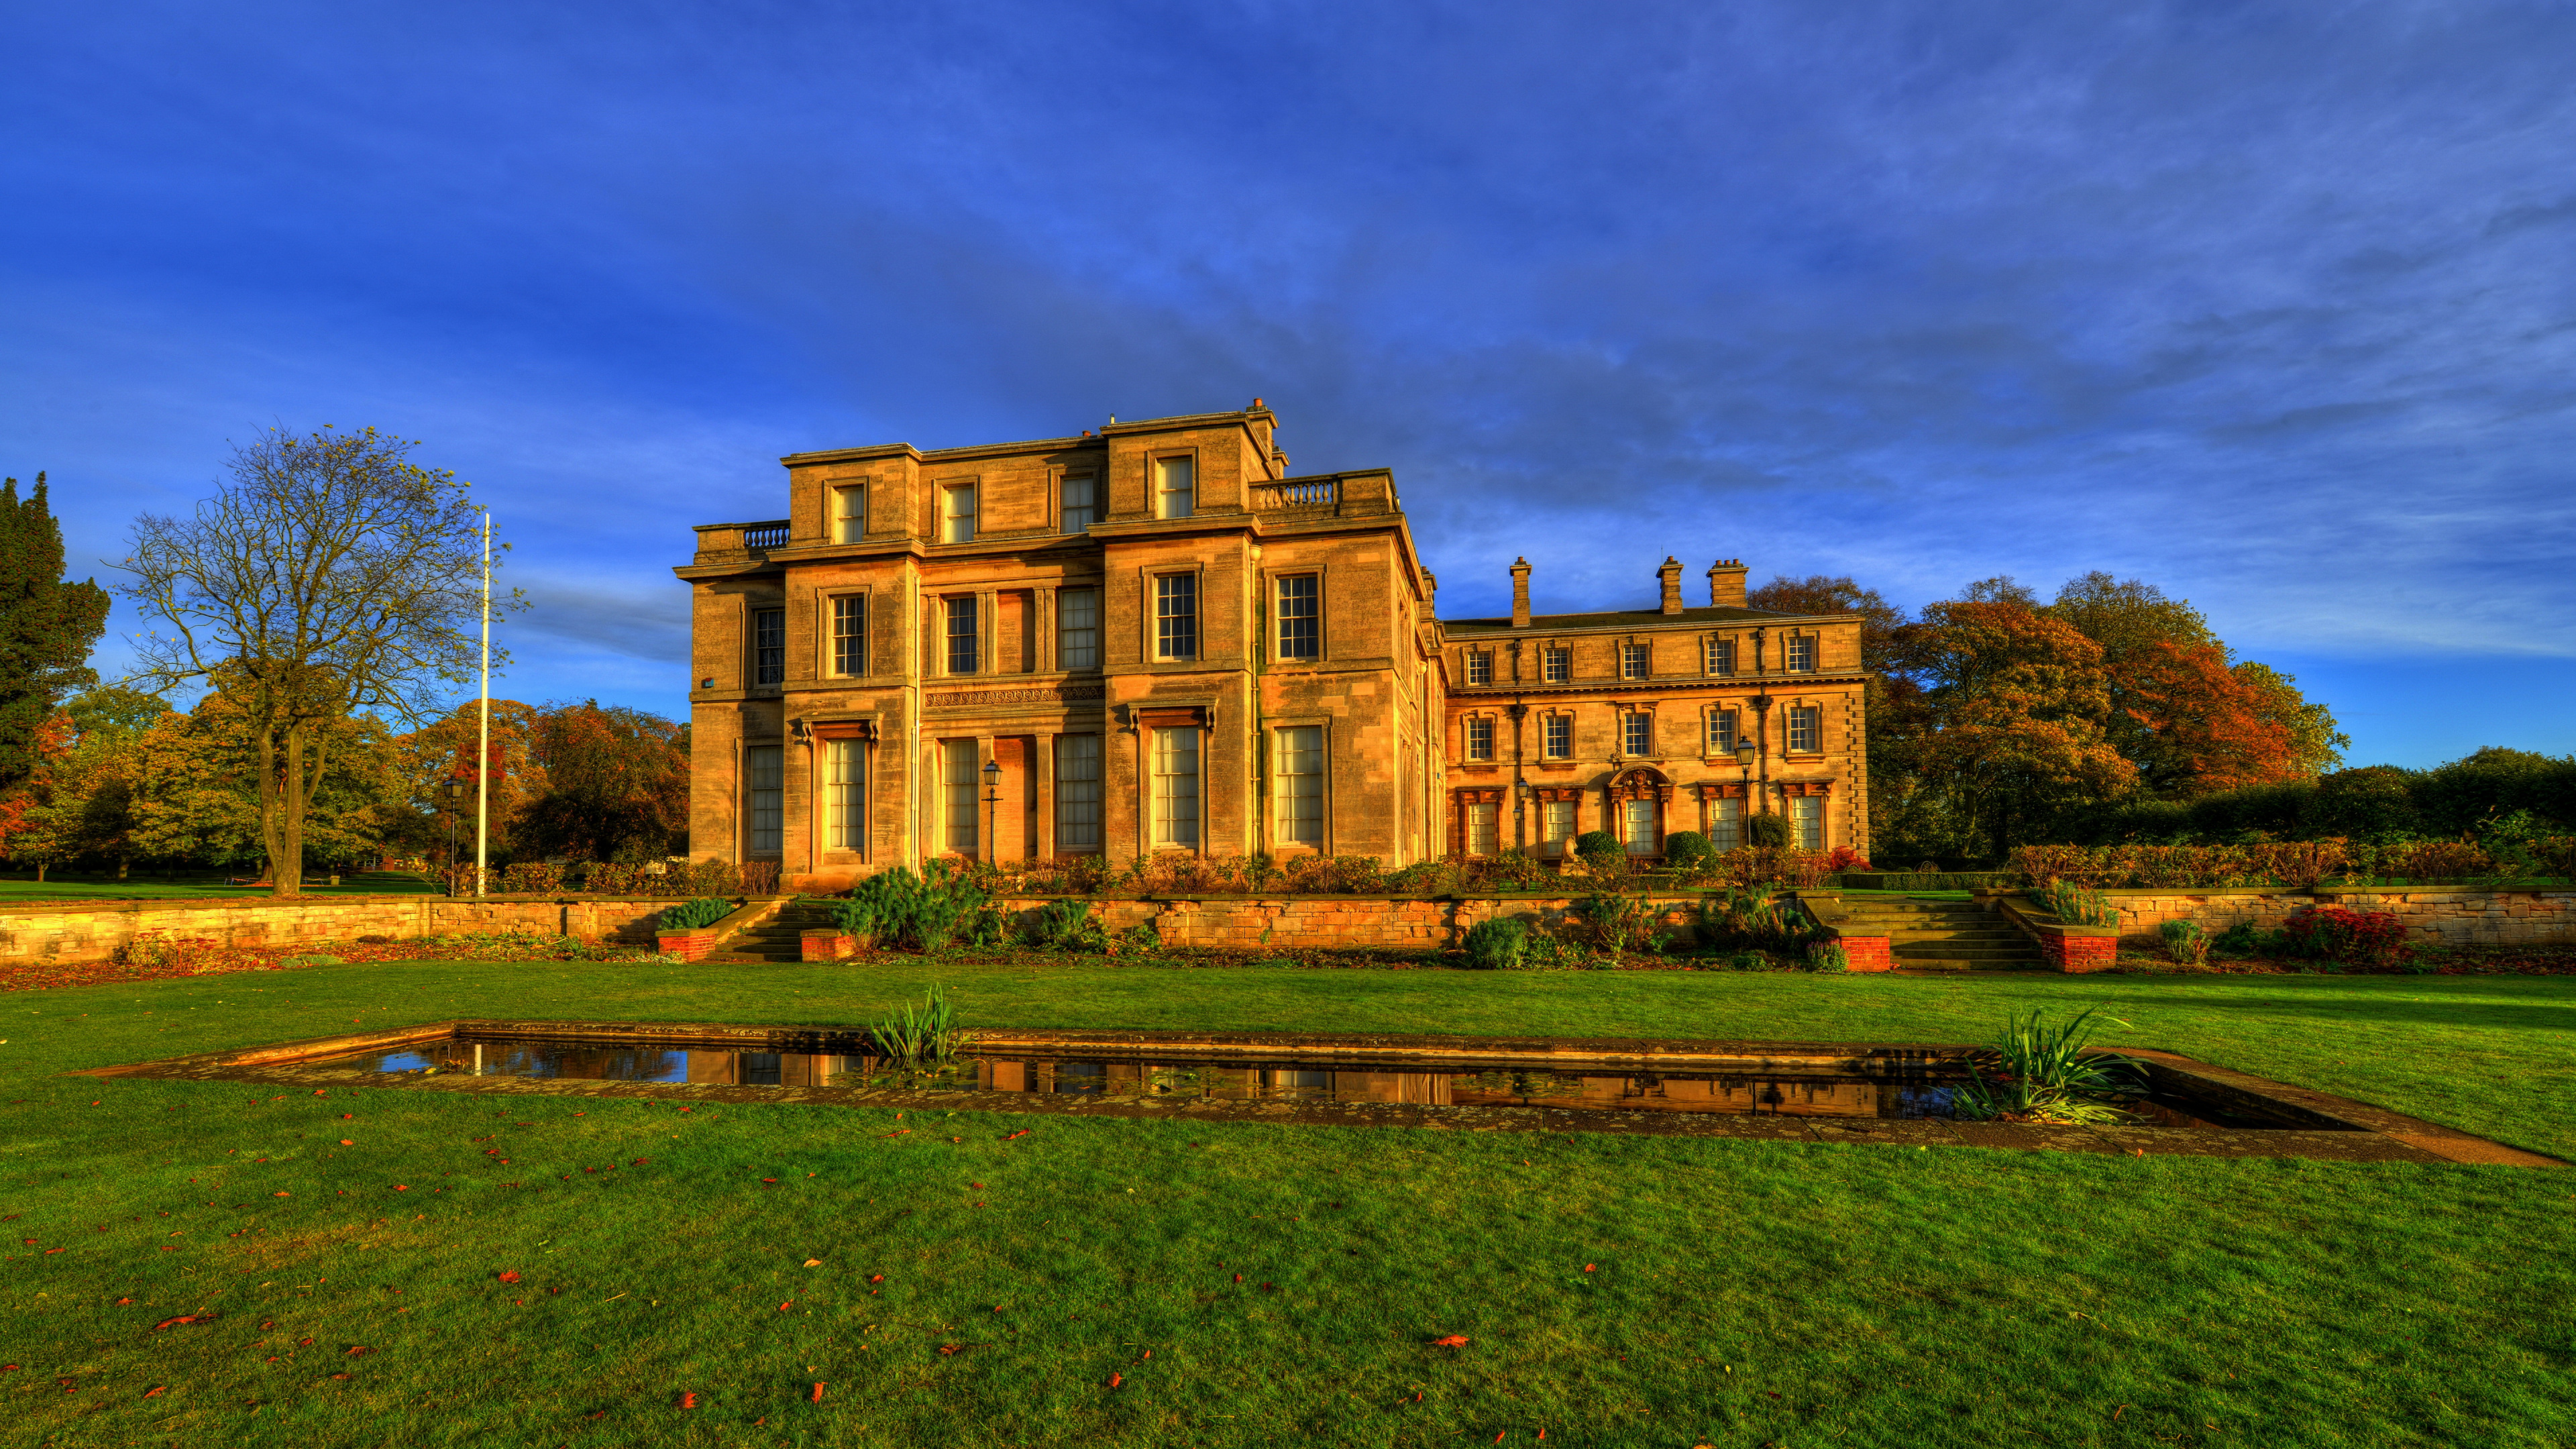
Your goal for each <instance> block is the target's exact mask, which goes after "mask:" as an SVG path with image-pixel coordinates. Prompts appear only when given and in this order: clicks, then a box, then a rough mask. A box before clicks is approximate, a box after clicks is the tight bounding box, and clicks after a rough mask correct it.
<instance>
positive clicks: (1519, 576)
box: [1512, 558, 1529, 629]
mask: <svg viewBox="0 0 2576 1449" xmlns="http://www.w3.org/2000/svg"><path fill="white" fill-rule="evenodd" d="M1512 627H1513V628H1515V629H1526V628H1528V627H1529V560H1528V559H1526V558H1516V559H1513V560H1512Z"/></svg>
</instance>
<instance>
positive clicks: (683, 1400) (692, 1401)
mask: <svg viewBox="0 0 2576 1449" xmlns="http://www.w3.org/2000/svg"><path fill="white" fill-rule="evenodd" d="M680 1110H681V1111H683V1112H685V1111H687V1110H689V1109H688V1108H686V1107H682V1108H681V1109H680ZM697 1406H698V1396H697V1395H695V1394H682V1395H680V1407H681V1408H683V1409H694V1408H696V1407H697Z"/></svg>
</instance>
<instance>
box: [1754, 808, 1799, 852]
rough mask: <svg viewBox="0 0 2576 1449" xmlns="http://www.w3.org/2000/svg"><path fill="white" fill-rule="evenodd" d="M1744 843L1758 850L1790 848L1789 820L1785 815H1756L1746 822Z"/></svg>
mask: <svg viewBox="0 0 2576 1449" xmlns="http://www.w3.org/2000/svg"><path fill="white" fill-rule="evenodd" d="M1744 843H1745V844H1747V845H1750V846H1752V847H1754V848H1755V849H1757V850H1786V849H1788V848H1789V822H1788V820H1787V819H1786V818H1785V817H1783V816H1778V815H1756V816H1754V817H1753V818H1751V819H1749V820H1747V821H1745V822H1744Z"/></svg>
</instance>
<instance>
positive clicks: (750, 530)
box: [742, 518, 788, 549]
mask: <svg viewBox="0 0 2576 1449" xmlns="http://www.w3.org/2000/svg"><path fill="white" fill-rule="evenodd" d="M787 525H788V520H786V519H784V518H782V519H780V520H778V521H777V522H776V523H749V524H745V525H743V530H742V546H743V547H744V548H755V549H756V548H785V547H786V546H787Z"/></svg>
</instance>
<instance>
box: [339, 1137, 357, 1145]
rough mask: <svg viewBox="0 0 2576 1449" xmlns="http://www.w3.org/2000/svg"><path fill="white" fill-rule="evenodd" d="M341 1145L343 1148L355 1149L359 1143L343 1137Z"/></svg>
mask: <svg viewBox="0 0 2576 1449" xmlns="http://www.w3.org/2000/svg"><path fill="white" fill-rule="evenodd" d="M340 1145H341V1146H343V1147H355V1146H357V1145H358V1144H357V1143H355V1142H352V1141H350V1140H349V1139H348V1138H346V1137H343V1138H341V1139H340Z"/></svg>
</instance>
